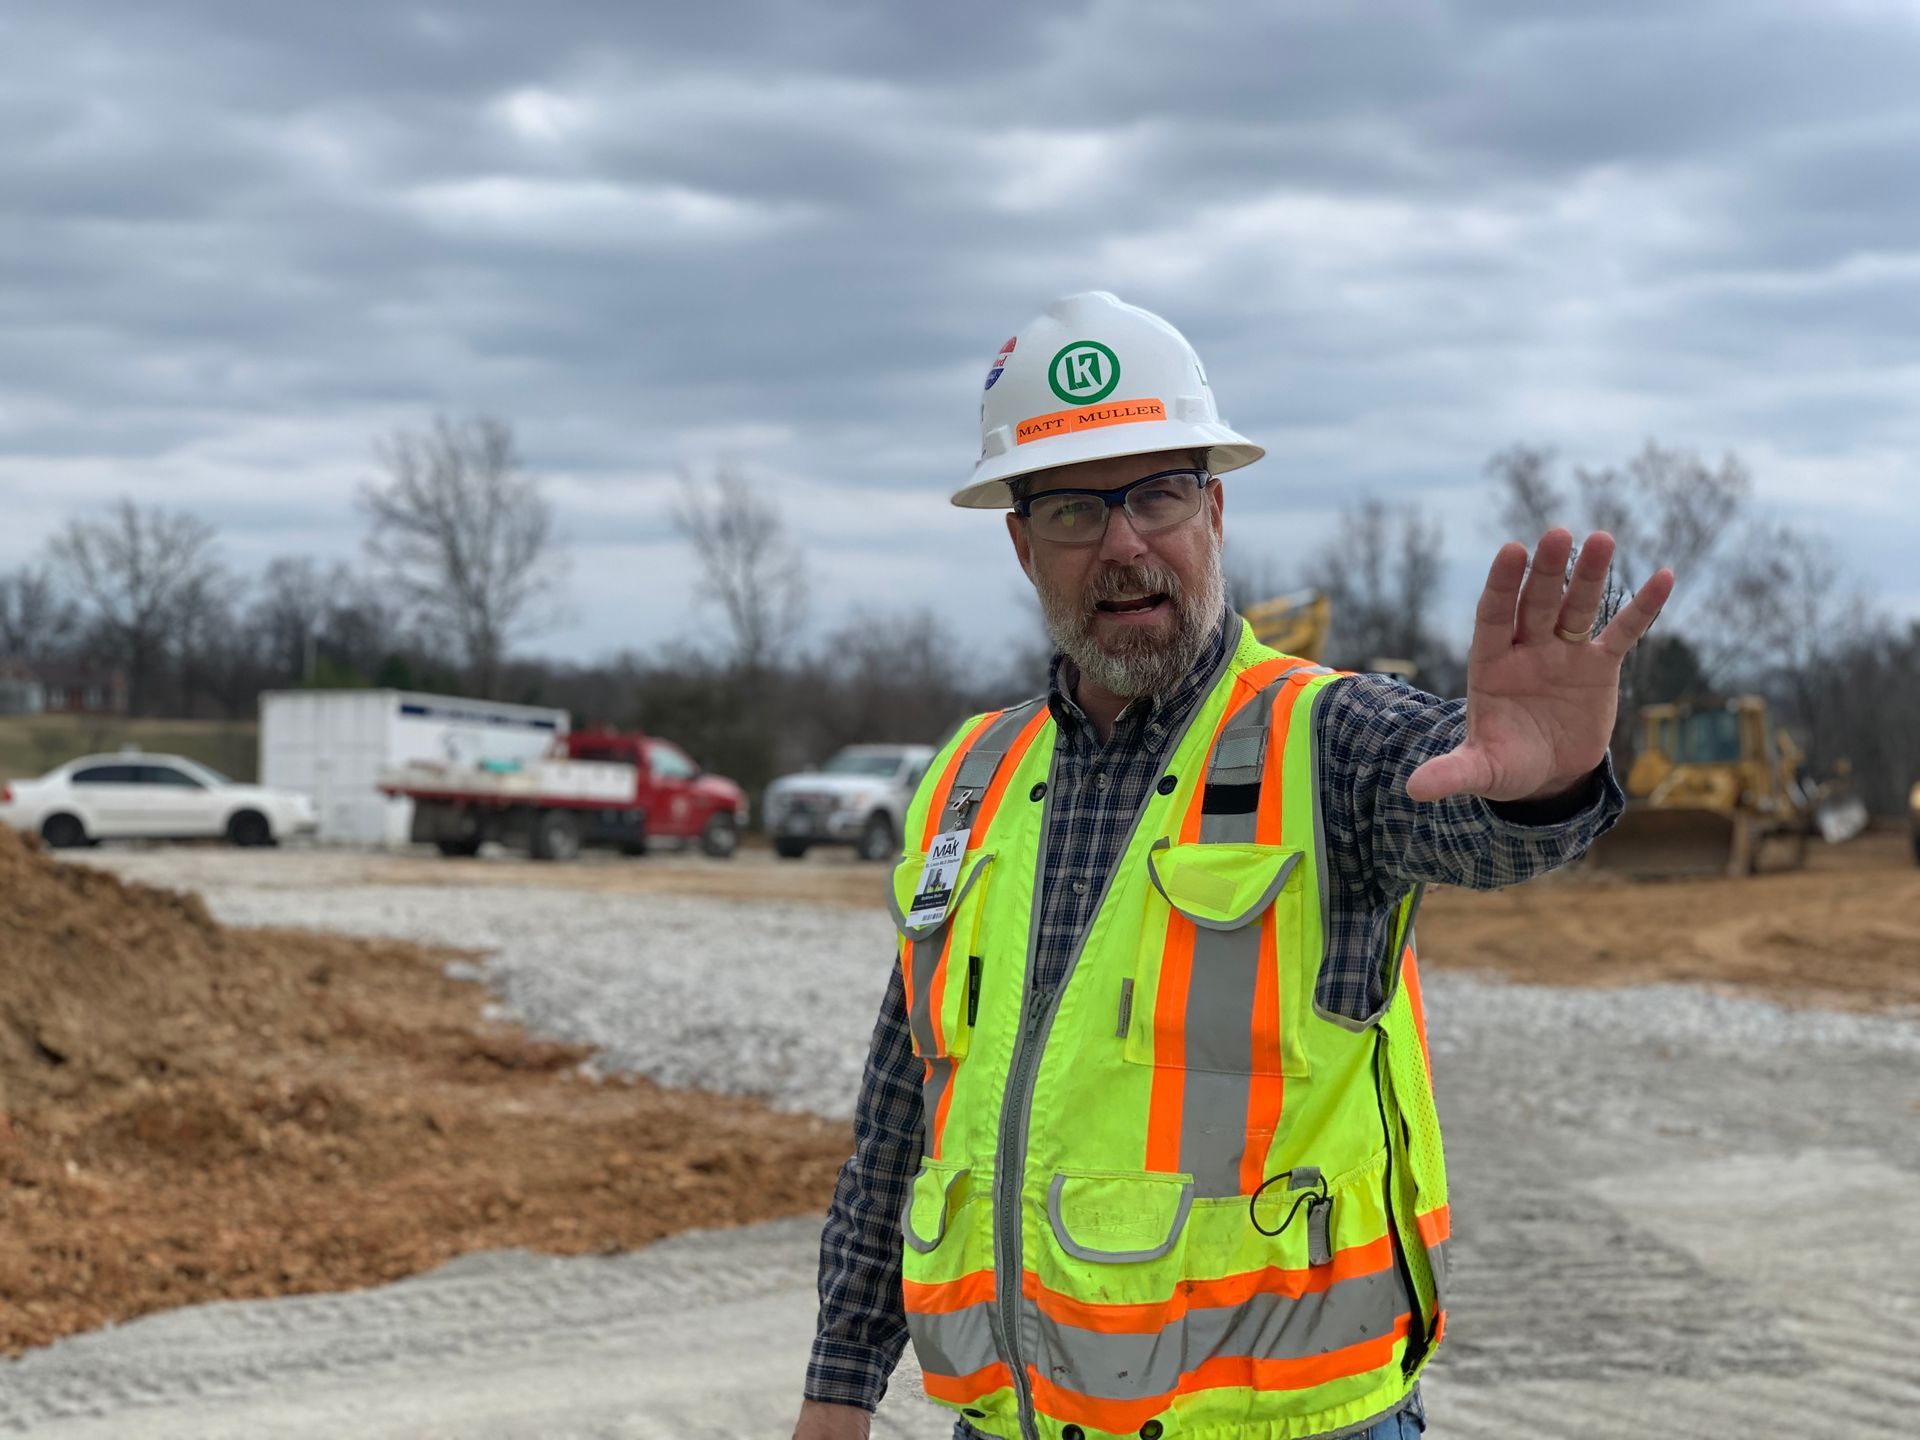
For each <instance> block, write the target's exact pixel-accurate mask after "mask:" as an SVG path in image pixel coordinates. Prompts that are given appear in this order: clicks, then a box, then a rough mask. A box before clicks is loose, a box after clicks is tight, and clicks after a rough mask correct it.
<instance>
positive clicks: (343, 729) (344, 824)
mask: <svg viewBox="0 0 1920 1440" xmlns="http://www.w3.org/2000/svg"><path fill="white" fill-rule="evenodd" d="M567 723H568V722H567V712H566V711H564V710H555V709H551V708H549V707H547V706H542V705H508V704H504V703H501V702H498V701H493V700H467V699H462V698H460V697H458V696H451V695H425V694H421V693H418V692H416V691H410V690H269V691H267V692H266V693H264V694H262V695H261V697H260V782H261V784H263V785H278V786H284V787H285V788H287V789H289V790H298V791H301V792H303V793H304V794H307V795H309V796H311V797H312V798H313V802H314V809H315V811H316V812H317V813H318V815H319V829H318V832H317V834H318V838H319V839H320V840H321V841H322V842H323V843H328V844H336V845H404V844H406V843H407V837H408V832H409V830H410V828H411V826H412V823H413V802H412V801H410V800H390V799H388V798H387V797H386V796H385V795H382V794H381V793H380V789H379V777H380V772H381V771H382V770H383V769H387V768H389V767H394V766H401V765H408V764H414V763H419V762H425V763H429V764H434V763H438V764H442V765H477V764H479V763H480V762H482V761H486V760H491V761H501V762H505V761H519V762H521V763H522V764H524V763H526V762H528V761H533V760H538V759H540V758H541V757H543V756H545V755H546V754H547V752H548V751H549V750H550V749H551V748H552V747H553V744H554V741H555V740H556V739H558V738H559V737H561V736H564V735H565V734H566V733H567Z"/></svg>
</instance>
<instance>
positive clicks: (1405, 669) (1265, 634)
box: [1241, 590, 1418, 681]
mask: <svg viewBox="0 0 1920 1440" xmlns="http://www.w3.org/2000/svg"><path fill="white" fill-rule="evenodd" d="M1241 614H1243V615H1244V616H1245V617H1246V619H1247V623H1248V624H1250V625H1252V626H1253V638H1254V639H1256V640H1258V641H1259V642H1260V643H1261V644H1262V645H1271V646H1272V647H1273V648H1274V649H1276V650H1278V651H1279V652H1280V653H1281V654H1282V655H1296V656H1298V657H1299V658H1300V659H1302V660H1312V661H1314V662H1316V663H1318V661H1319V660H1320V658H1321V656H1322V654H1323V652H1324V651H1325V650H1326V648H1327V632H1328V630H1329V628H1330V627H1331V626H1332V623H1333V604H1332V602H1331V601H1330V600H1329V599H1328V598H1327V594H1326V592H1325V591H1324V590H1295V591H1294V592H1293V593H1292V594H1290V595H1279V596H1276V597H1275V598H1273V599H1272V600H1262V601H1260V602H1259V604H1257V605H1249V606H1247V607H1246V609H1245V610H1243V611H1242V612H1241ZM1361 668H1363V669H1365V670H1366V671H1368V672H1369V673H1372V674H1377V675H1397V676H1398V677H1399V678H1400V679H1402V680H1407V681H1411V680H1412V679H1413V678H1414V677H1415V675H1416V674H1417V673H1418V672H1417V671H1416V670H1415V668H1414V664H1413V662H1412V661H1411V660H1399V659H1395V658H1393V657H1391V656H1380V655H1376V656H1372V657H1370V658H1369V659H1368V660H1367V662H1366V664H1365V665H1364V666H1362V667H1361Z"/></svg>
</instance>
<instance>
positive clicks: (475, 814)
mask: <svg viewBox="0 0 1920 1440" xmlns="http://www.w3.org/2000/svg"><path fill="white" fill-rule="evenodd" d="M380 789H381V790H382V792H384V793H385V794H387V795H392V796H404V797H405V798H407V799H409V800H411V801H413V829H412V838H413V839H414V840H416V841H424V842H428V843H431V844H433V845H435V846H437V847H438V848H439V850H440V853H441V854H442V855H474V854H478V853H479V850H480V847H481V846H482V845H483V844H485V843H486V842H487V841H489V840H493V841H498V842H500V843H501V844H504V845H508V846H510V847H512V848H514V849H519V850H525V851H526V852H527V853H528V854H529V855H531V856H532V857H533V858H534V859H536V860H571V859H573V858H574V857H575V856H577V855H578V854H579V853H580V851H581V849H582V848H583V847H585V846H589V845H594V846H607V847H611V848H615V849H618V850H620V851H621V852H622V853H623V854H628V855H639V854H642V853H644V852H645V850H646V848H647V846H648V845H649V844H650V843H652V842H653V841H656V840H678V841H681V842H683V843H693V842H696V841H697V842H698V843H699V845H700V848H701V849H703V850H704V851H706V853H707V854H709V855H713V856H718V857H721V858H726V857H729V856H731V855H732V854H733V852H734V850H735V849H736V848H737V846H738V845H739V843H740V832H741V831H742V830H743V829H744V828H745V826H746V822H747V796H746V792H745V791H743V790H742V789H741V788H740V787H739V786H738V785H736V784H734V782H733V781H731V780H728V779H726V778H725V777H723V776H719V775H707V774H703V773H702V772H701V770H700V767H699V766H698V765H696V764H695V763H694V762H693V761H692V760H691V759H690V758H689V757H688V755H687V753H686V752H685V751H684V750H682V749H681V748H680V747H679V746H677V745H675V744H673V743H672V742H671V741H668V740H661V739H657V738H655V737H653V736H650V735H642V734H639V733H636V732H621V731H613V730H579V731H575V732H573V733H572V734H569V735H565V736H562V737H561V738H560V739H558V740H556V741H555V742H554V753H553V754H551V755H549V756H548V758H546V759H544V760H534V761H527V762H506V763H500V764H493V763H489V762H485V761H483V762H481V763H480V764H478V765H438V764H432V763H423V762H415V763H413V764H409V765H402V766H396V767H393V768H390V769H387V770H383V771H381V772H380Z"/></svg>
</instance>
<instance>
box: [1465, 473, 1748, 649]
mask: <svg viewBox="0 0 1920 1440" xmlns="http://www.w3.org/2000/svg"><path fill="white" fill-rule="evenodd" d="M1554 469H1555V457H1554V453H1553V451H1551V450H1549V449H1545V448H1543V447H1539V446H1526V445H1514V446H1510V447H1509V448H1507V449H1505V450H1502V451H1500V452H1499V453H1498V454H1496V455H1494V456H1492V457H1491V458H1490V459H1489V460H1488V461H1487V465H1486V470H1487V474H1488V476H1489V477H1491V478H1492V480H1493V482H1494V492H1495V499H1496V502H1497V504H1498V506H1499V512H1498V513H1499V521H1500V526H1501V529H1502V531H1503V532H1504V533H1505V534H1506V535H1507V536H1508V537H1509V538H1516V537H1517V538H1519V539H1522V540H1524V541H1525V542H1527V543H1528V544H1532V543H1533V542H1534V541H1535V540H1537V539H1539V537H1540V536H1541V534H1543V533H1544V532H1545V531H1546V530H1548V529H1550V528H1551V527H1553V526H1555V525H1566V526H1569V527H1571V528H1573V529H1574V532H1575V540H1576V541H1577V540H1579V539H1581V538H1582V537H1584V535H1585V534H1586V533H1587V532H1588V531H1591V530H1605V531H1608V532H1609V533H1611V534H1612V536H1613V538H1614V542H1615V549H1614V563H1613V570H1614V575H1613V578H1612V580H1611V581H1610V582H1609V584H1608V587H1607V596H1606V599H1605V602H1604V603H1603V605H1602V611H1601V613H1602V618H1608V617H1610V616H1611V615H1612V614H1613V613H1614V611H1616V610H1617V609H1618V608H1619V607H1620V605H1621V604H1622V603H1623V602H1624V601H1625V599H1626V598H1627V596H1629V595H1630V594H1632V588H1633V586H1635V585H1637V584H1639V583H1640V581H1642V580H1644V579H1645V578H1646V577H1647V576H1649V575H1651V574H1652V573H1653V572H1654V571H1655V570H1657V569H1659V568H1660V567H1661V566H1662V565H1671V566H1672V567H1673V569H1674V571H1675V573H1676V574H1679V575H1682V576H1684V577H1686V579H1687V585H1686V587H1685V589H1684V590H1683V591H1682V592H1681V598H1680V600H1679V602H1678V604H1677V605H1676V609H1684V608H1688V606H1687V601H1688V600H1689V599H1692V598H1694V597H1698V596H1700V595H1703V594H1705V593H1707V591H1708V589H1709V586H1708V584H1707V581H1708V577H1709V575H1710V574H1711V572H1712V570H1713V562H1714V560H1715V558H1716V554H1717V552H1719V551H1720V550H1721V548H1722V546H1723V543H1724V542H1725V540H1726V539H1727V537H1728V536H1729V535H1730V534H1731V533H1732V532H1733V529H1734V527H1735V526H1736V524H1737V522H1738V521H1739V519H1740V516H1741V513H1742V511H1743V509H1744V507H1745V505H1746V502H1747V498H1748V496H1749V495H1750V494H1751V493H1752V490H1753V480H1752V477H1751V475H1750V474H1749V473H1748V471H1747V467H1746V465H1745V464H1744V463H1743V462H1742V461H1741V460H1740V458H1739V456H1737V455H1726V456H1723V457H1722V458H1721V460H1720V463H1719V464H1718V465H1717V466H1716V465H1709V464H1708V463H1707V462H1706V461H1704V460H1702V459H1701V458H1700V457H1699V456H1698V455H1696V454H1695V453H1694V452H1692V451H1691V450H1684V449H1679V448H1675V447H1669V446H1664V445H1660V444H1657V443H1656V442H1654V441H1652V440H1649V441H1647V442H1646V444H1645V445H1644V446H1642V447H1641V450H1640V453H1639V454H1637V455H1635V456H1634V457H1633V459H1631V460H1629V461H1628V462H1627V463H1626V464H1625V465H1624V466H1611V465H1609V466H1603V467H1601V468H1599V469H1587V468H1586V467H1584V466H1577V467H1575V469H1574V472H1573V488H1572V490H1571V492H1570V491H1569V490H1568V489H1567V488H1566V487H1565V486H1563V485H1562V484H1560V483H1559V482H1558V481H1557V480H1556V479H1555V475H1554ZM1569 563H1571V562H1569Z"/></svg>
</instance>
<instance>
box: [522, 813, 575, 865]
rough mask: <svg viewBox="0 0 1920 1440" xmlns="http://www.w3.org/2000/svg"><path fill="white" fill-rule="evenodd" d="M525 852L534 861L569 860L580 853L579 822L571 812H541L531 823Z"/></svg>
mask: <svg viewBox="0 0 1920 1440" xmlns="http://www.w3.org/2000/svg"><path fill="white" fill-rule="evenodd" d="M527 851H528V853H529V854H531V855H532V856H533V858H534V859H536V860H571V859H573V858H574V857H575V856H577V855H578V854H579V853H580V822H579V821H578V820H576V819H574V818H573V812H572V811H571V810H543V811H542V812H541V813H540V814H539V816H538V817H536V818H535V820H534V822H533V833H532V834H531V835H530V836H529V837H528V839H527Z"/></svg>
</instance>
